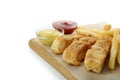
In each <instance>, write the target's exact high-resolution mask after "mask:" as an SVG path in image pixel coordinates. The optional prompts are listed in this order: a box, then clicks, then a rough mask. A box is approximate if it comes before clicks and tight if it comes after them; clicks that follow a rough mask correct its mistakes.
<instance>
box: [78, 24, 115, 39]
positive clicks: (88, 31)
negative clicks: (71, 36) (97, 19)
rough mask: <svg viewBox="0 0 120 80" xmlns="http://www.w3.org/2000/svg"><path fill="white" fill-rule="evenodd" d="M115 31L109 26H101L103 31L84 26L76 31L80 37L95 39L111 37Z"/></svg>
mask: <svg viewBox="0 0 120 80" xmlns="http://www.w3.org/2000/svg"><path fill="white" fill-rule="evenodd" d="M115 31H116V29H111V25H110V24H106V25H104V26H103V29H100V30H99V29H95V28H86V26H80V27H78V28H77V29H76V33H77V34H82V35H90V36H95V37H100V36H107V35H109V36H113V33H114V32H115Z"/></svg>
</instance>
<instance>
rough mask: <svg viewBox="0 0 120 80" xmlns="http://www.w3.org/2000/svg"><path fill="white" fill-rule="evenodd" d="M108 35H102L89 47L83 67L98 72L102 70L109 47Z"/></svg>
mask: <svg viewBox="0 0 120 80" xmlns="http://www.w3.org/2000/svg"><path fill="white" fill-rule="evenodd" d="M111 40H112V38H111V37H110V36H103V37H101V38H100V39H98V40H97V42H96V43H95V44H94V45H93V46H92V47H91V49H89V50H88V51H87V53H86V57H85V61H84V63H85V67H86V68H87V70H91V71H94V72H96V73H100V72H101V71H102V68H103V65H104V62H105V59H106V57H107V55H108V53H109V51H110V47H111Z"/></svg>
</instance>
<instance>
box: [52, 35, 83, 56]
mask: <svg viewBox="0 0 120 80" xmlns="http://www.w3.org/2000/svg"><path fill="white" fill-rule="evenodd" d="M81 37H83V35H76V34H74V35H63V36H60V37H57V38H56V39H55V40H54V42H53V44H52V46H51V49H52V51H53V52H54V53H56V54H62V53H63V52H64V50H65V49H66V48H67V47H68V46H69V45H70V44H71V43H72V41H73V40H74V39H79V38H81Z"/></svg>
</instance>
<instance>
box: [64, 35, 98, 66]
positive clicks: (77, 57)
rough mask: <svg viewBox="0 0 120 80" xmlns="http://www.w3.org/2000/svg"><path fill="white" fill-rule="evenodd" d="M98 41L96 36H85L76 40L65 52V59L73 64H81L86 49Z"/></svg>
mask: <svg viewBox="0 0 120 80" xmlns="http://www.w3.org/2000/svg"><path fill="white" fill-rule="evenodd" d="M95 42H96V38H95V37H90V36H84V37H82V38H80V39H79V40H74V41H73V42H72V43H71V44H70V45H69V46H68V47H67V48H66V49H65V51H64V52H63V55H62V57H63V60H64V61H65V62H67V63H69V64H72V65H80V63H81V61H82V60H83V59H84V58H85V53H86V51H87V50H88V49H89V48H90V47H91V45H93V44H94V43H95Z"/></svg>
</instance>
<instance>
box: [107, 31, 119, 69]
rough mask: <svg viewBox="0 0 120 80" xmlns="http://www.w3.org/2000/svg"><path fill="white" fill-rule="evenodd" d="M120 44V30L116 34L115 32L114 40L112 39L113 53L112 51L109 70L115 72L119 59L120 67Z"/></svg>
mask: <svg viewBox="0 0 120 80" xmlns="http://www.w3.org/2000/svg"><path fill="white" fill-rule="evenodd" d="M119 42H120V33H119V30H117V31H116V32H114V34H113V39H112V47H111V51H110V59H109V65H108V67H109V69H111V70H113V69H114V68H115V61H116V58H117V61H118V64H119V65H120V50H119V49H120V48H119V47H120V46H119Z"/></svg>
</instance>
